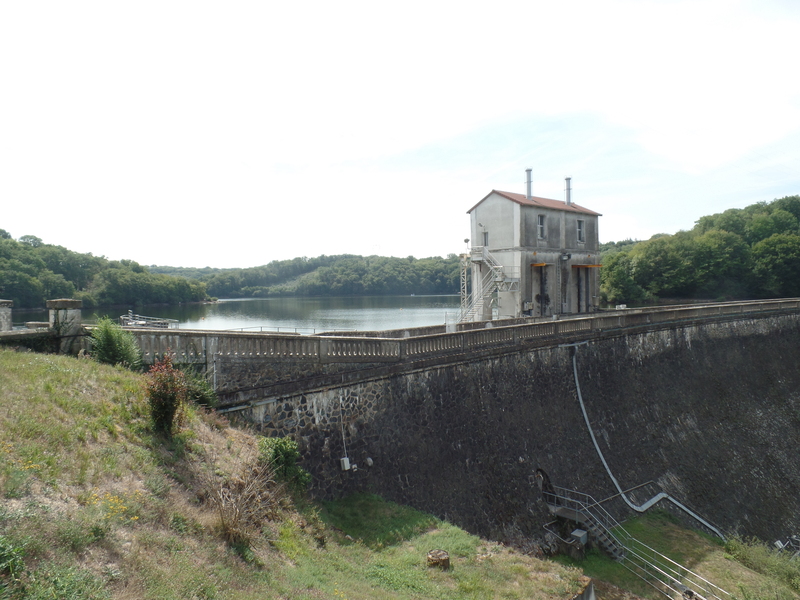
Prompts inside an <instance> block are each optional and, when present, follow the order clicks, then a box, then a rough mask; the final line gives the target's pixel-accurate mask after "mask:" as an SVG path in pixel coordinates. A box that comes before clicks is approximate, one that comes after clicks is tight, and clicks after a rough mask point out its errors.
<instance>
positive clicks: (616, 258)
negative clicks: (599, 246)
mask: <svg viewBox="0 0 800 600" xmlns="http://www.w3.org/2000/svg"><path fill="white" fill-rule="evenodd" d="M600 294H601V296H602V297H603V300H604V302H606V303H609V304H641V303H642V302H644V301H645V300H646V299H647V292H646V291H645V290H644V288H643V287H642V286H640V285H639V284H638V283H636V281H634V279H633V266H632V264H631V257H630V254H629V253H628V252H615V253H613V254H612V255H611V256H609V257H608V258H605V259H603V268H602V269H600Z"/></svg>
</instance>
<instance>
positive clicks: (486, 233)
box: [483, 231, 489, 247]
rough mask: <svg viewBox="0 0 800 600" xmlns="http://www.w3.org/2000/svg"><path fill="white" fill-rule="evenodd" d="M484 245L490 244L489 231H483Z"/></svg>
mask: <svg viewBox="0 0 800 600" xmlns="http://www.w3.org/2000/svg"><path fill="white" fill-rule="evenodd" d="M483 245H484V246H487V247H488V246H489V232H488V231H484V232H483Z"/></svg>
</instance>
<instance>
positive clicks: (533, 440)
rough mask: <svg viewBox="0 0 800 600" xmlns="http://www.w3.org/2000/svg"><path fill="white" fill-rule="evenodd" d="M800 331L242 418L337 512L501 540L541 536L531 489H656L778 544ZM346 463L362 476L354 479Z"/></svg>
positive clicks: (510, 362) (764, 331)
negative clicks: (384, 514)
mask: <svg viewBox="0 0 800 600" xmlns="http://www.w3.org/2000/svg"><path fill="white" fill-rule="evenodd" d="M798 334H800V318H799V317H798V316H796V315H785V316H775V317H770V318H764V319H758V320H742V321H735V322H726V323H709V324H706V325H696V324H691V325H685V326H677V325H676V326H675V327H672V328H669V329H662V330H659V331H652V332H642V333H637V334H631V335H625V334H623V335H619V336H609V337H607V338H604V339H598V340H593V341H591V342H589V343H588V344H584V345H581V346H578V347H559V346H558V345H556V344H553V345H550V346H548V347H541V348H535V349H529V350H525V351H520V352H516V353H509V354H505V355H503V356H497V357H492V358H485V359H480V360H473V361H463V362H457V363H454V364H448V365H441V366H434V367H431V368H427V369H420V370H417V371H413V372H405V373H400V374H394V375H387V376H385V377H381V378H376V379H374V380H371V381H362V382H359V383H357V384H353V385H349V386H338V387H337V386H330V387H328V388H327V389H323V390H319V391H315V392H310V393H305V394H300V393H299V394H295V395H287V396H283V397H280V398H272V399H264V400H263V401H261V402H260V403H257V404H256V405H255V406H252V407H251V408H248V409H246V410H243V411H239V414H242V415H243V416H245V417H246V418H248V419H249V420H252V421H253V422H255V423H257V424H258V427H259V428H260V429H261V430H262V432H263V433H264V434H265V435H290V436H292V437H294V438H296V439H297V440H298V441H299V442H300V445H301V449H302V453H303V463H304V466H305V467H306V468H307V469H309V470H310V471H311V473H312V475H313V477H314V481H313V490H314V492H315V493H316V494H317V495H319V496H323V497H331V496H336V495H339V494H342V493H347V492H351V491H355V490H366V491H372V492H375V493H379V494H381V495H383V496H385V497H387V498H390V499H392V500H396V501H398V502H404V503H408V504H410V505H412V506H415V507H417V508H419V509H422V510H426V511H429V512H432V513H434V514H436V515H438V516H440V517H443V518H447V519H450V520H452V521H453V522H455V523H458V524H459V525H462V526H464V527H466V528H467V529H469V530H470V531H473V532H475V533H479V534H482V535H485V536H489V537H494V538H514V537H515V536H523V537H526V536H527V537H536V536H540V535H541V525H542V524H543V523H544V522H546V521H547V520H548V519H549V516H548V514H547V511H546V510H545V507H544V505H543V503H542V502H541V500H540V498H539V493H538V490H537V489H536V488H535V486H534V484H533V474H534V471H535V469H536V468H537V467H541V468H543V469H544V470H545V471H547V472H548V473H549V474H550V477H551V479H552V481H553V483H555V484H556V485H562V486H565V487H570V488H574V489H577V490H580V491H582V492H586V493H589V494H591V495H592V496H594V497H595V498H598V499H600V498H604V497H608V496H611V495H612V494H614V493H615V492H616V490H615V489H614V487H613V485H612V483H611V481H610V479H609V476H608V474H607V473H606V471H605V469H604V467H603V465H602V463H601V461H600V459H599V457H598V455H597V452H596V450H595V448H594V446H593V445H592V443H591V440H590V436H589V433H588V431H587V428H586V424H585V423H584V419H583V415H582V413H581V411H580V407H579V404H578V401H577V396H576V387H575V378H574V373H573V364H572V355H573V353H575V359H576V364H577V371H578V381H579V384H580V387H581V391H582V394H583V398H584V400H585V402H586V406H587V412H588V416H589V420H590V422H591V423H592V426H593V428H594V431H595V435H596V436H597V439H598V441H599V444H600V446H601V449H602V450H603V452H604V454H605V457H606V460H607V461H608V463H609V465H610V467H611V469H612V471H613V473H614V475H615V477H616V478H617V479H618V480H619V481H620V483H621V485H622V486H623V487H624V488H631V487H634V486H638V485H640V484H644V483H647V482H648V481H653V482H655V483H654V484H651V485H650V486H647V487H645V488H641V489H639V490H637V491H636V492H634V493H633V494H632V500H634V501H635V502H643V501H645V500H647V499H649V497H650V496H652V495H653V493H654V492H655V490H656V489H657V488H660V489H663V490H664V491H667V492H668V493H670V494H672V495H674V496H676V497H677V498H678V499H680V500H681V501H683V502H684V503H685V504H687V505H689V506H690V507H692V508H694V509H695V510H696V511H697V512H698V513H699V514H701V515H702V516H703V517H704V518H706V519H708V520H709V521H711V522H712V523H714V524H716V525H717V526H719V527H721V528H722V529H723V530H725V531H727V532H736V533H739V534H741V535H756V536H759V537H761V538H762V539H765V540H767V541H772V539H777V538H778V537H780V536H785V535H786V534H789V533H791V532H796V531H798V530H800V461H797V459H796V456H797V448H798V447H800V393H798V391H797V390H798V389H800V350H798V345H797V343H796V340H797V337H798ZM344 456H347V457H348V458H349V460H350V462H351V463H355V464H356V465H358V469H357V470H355V471H353V470H350V471H343V470H342V469H341V465H340V459H341V458H342V457H344Z"/></svg>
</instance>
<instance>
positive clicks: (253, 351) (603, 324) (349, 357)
mask: <svg viewBox="0 0 800 600" xmlns="http://www.w3.org/2000/svg"><path fill="white" fill-rule="evenodd" d="M799 309H800V300H798V299H790V300H770V301H764V302H748V303H730V304H717V305H707V306H701V307H697V306H691V307H669V308H663V309H662V308H654V309H647V310H640V309H634V310H630V311H624V312H622V311H620V312H617V313H612V314H597V315H592V316H586V317H580V318H568V319H561V320H557V321H539V322H534V323H523V324H516V325H509V326H502V325H501V323H502V321H491V322H487V323H486V327H485V328H483V329H471V330H468V331H460V332H453V333H438V334H434V335H427V336H416V337H411V338H373V337H369V338H367V337H355V336H352V337H348V336H323V337H315V336H303V335H278V334H261V333H245V332H221V331H216V332H215V331H197V330H185V331H182V330H179V329H170V330H147V329H142V328H132V329H130V331H131V332H132V333H133V334H134V335H135V336H136V337H137V339H138V340H139V344H140V347H141V348H142V351H143V353H144V355H145V360H146V361H147V362H153V360H154V359H155V357H157V356H160V355H163V354H164V353H166V352H172V353H175V354H176V355H177V358H178V360H179V362H200V361H203V360H206V358H207V357H210V356H225V357H234V358H236V357H239V358H268V359H276V360H279V359H286V360H299V361H312V362H322V363H324V362H353V363H358V362H364V363H370V362H387V361H400V360H404V359H415V360H417V359H422V358H427V357H434V356H437V355H446V354H453V353H458V352H465V351H474V350H477V349H480V348H487V349H489V348H496V347H502V346H508V347H513V346H518V345H521V344H530V343H532V342H534V343H535V341H536V340H544V339H546V338H558V337H563V336H575V335H580V334H582V333H583V334H591V333H592V332H602V331H609V330H616V329H625V328H631V327H642V326H648V325H659V324H665V323H670V322H681V321H696V320H701V319H709V320H713V319H714V318H720V317H730V316H732V315H742V314H753V315H756V314H759V313H765V312H774V311H792V310H793V311H797V310H799Z"/></svg>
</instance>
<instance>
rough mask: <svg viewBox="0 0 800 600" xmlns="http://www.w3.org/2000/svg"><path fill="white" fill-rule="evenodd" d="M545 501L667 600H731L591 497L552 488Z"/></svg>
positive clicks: (546, 494) (555, 511)
mask: <svg viewBox="0 0 800 600" xmlns="http://www.w3.org/2000/svg"><path fill="white" fill-rule="evenodd" d="M542 497H543V498H544V500H545V503H546V504H547V508H548V510H549V511H550V513H551V514H553V515H555V516H558V517H562V518H564V519H568V520H570V521H574V522H576V523H579V524H581V525H583V526H584V527H585V528H586V530H587V531H588V532H589V534H591V536H592V538H593V539H594V540H595V541H596V543H597V544H598V545H599V546H600V547H601V548H602V549H603V550H605V551H606V552H607V553H608V554H609V555H611V556H612V557H613V558H614V560H616V561H618V562H620V563H621V564H622V565H623V566H624V567H626V568H627V569H628V570H629V571H631V572H632V573H634V574H635V575H637V576H638V577H640V578H641V579H642V580H643V581H645V582H646V583H648V584H650V585H651V586H652V587H653V588H654V589H656V590H657V591H659V592H661V593H662V594H663V595H664V596H666V597H667V598H692V599H697V600H704V599H711V598H716V599H717V600H730V598H731V596H730V594H729V593H728V592H726V591H725V590H723V589H722V588H720V587H717V586H716V585H714V584H713V583H711V582H710V581H708V580H706V579H704V578H703V577H701V576H700V575H698V574H697V573H694V572H692V571H691V570H689V569H688V568H687V567H684V566H683V565H681V564H679V563H677V562H675V561H674V560H672V559H670V558H669V557H667V556H664V555H663V554H661V553H660V552H658V551H657V550H654V549H653V548H651V547H650V546H648V545H646V544H644V543H643V542H640V541H639V540H637V539H636V538H634V537H633V536H631V535H630V534H628V532H627V531H625V529H624V527H622V526H621V525H620V524H619V523H618V522H617V521H616V520H615V519H614V517H612V516H611V515H610V514H609V513H608V511H607V510H606V509H605V508H603V506H602V504H601V503H599V502H597V501H596V500H595V499H594V498H592V497H591V496H589V495H588V494H583V493H581V492H577V491H575V490H569V489H566V488H561V487H557V486H552V485H551V486H548V488H547V489H544V490H543V491H542Z"/></svg>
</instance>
